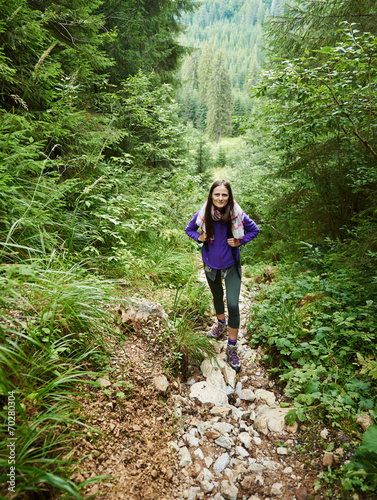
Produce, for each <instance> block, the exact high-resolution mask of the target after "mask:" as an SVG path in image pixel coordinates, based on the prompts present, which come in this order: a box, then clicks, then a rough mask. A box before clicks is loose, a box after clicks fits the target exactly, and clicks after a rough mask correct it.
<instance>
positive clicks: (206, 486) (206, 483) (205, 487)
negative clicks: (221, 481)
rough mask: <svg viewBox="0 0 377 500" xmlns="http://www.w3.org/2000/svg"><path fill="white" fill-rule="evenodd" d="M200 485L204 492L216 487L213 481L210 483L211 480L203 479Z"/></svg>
mask: <svg viewBox="0 0 377 500" xmlns="http://www.w3.org/2000/svg"><path fill="white" fill-rule="evenodd" d="M200 487H201V489H202V491H204V493H211V491H212V490H213V488H214V487H215V486H214V484H213V483H210V482H209V481H202V482H201V483H200Z"/></svg>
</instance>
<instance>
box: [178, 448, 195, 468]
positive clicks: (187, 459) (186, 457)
mask: <svg viewBox="0 0 377 500" xmlns="http://www.w3.org/2000/svg"><path fill="white" fill-rule="evenodd" d="M178 453H179V455H180V457H181V461H180V462H179V466H180V467H186V466H187V465H191V464H192V460H191V455H190V452H189V451H188V449H187V448H186V446H184V447H183V448H180V449H179V452H178Z"/></svg>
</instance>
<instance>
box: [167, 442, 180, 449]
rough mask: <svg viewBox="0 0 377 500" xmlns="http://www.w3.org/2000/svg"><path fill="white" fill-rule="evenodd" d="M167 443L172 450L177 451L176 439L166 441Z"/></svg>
mask: <svg viewBox="0 0 377 500" xmlns="http://www.w3.org/2000/svg"><path fill="white" fill-rule="evenodd" d="M168 445H169V446H170V447H171V448H173V450H175V451H178V450H179V446H178V443H177V442H176V441H169V442H168Z"/></svg>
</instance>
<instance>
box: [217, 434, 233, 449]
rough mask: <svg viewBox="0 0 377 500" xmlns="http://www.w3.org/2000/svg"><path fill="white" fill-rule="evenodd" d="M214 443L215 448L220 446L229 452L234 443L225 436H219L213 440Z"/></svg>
mask: <svg viewBox="0 0 377 500" xmlns="http://www.w3.org/2000/svg"><path fill="white" fill-rule="evenodd" d="M215 443H216V444H217V446H220V447H221V448H225V449H226V450H231V449H232V446H234V441H233V439H231V438H230V437H227V436H221V437H219V438H217V439H216V440H215Z"/></svg>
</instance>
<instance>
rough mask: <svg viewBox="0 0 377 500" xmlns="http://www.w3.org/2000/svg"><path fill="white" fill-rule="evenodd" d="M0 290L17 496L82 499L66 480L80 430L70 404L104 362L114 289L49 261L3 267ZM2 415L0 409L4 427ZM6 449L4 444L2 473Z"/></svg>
mask: <svg viewBox="0 0 377 500" xmlns="http://www.w3.org/2000/svg"><path fill="white" fill-rule="evenodd" d="M1 285H2V286H1V295H0V314H1V317H0V325H1V328H0V335H1V347H0V394H1V396H0V397H1V401H2V405H5V404H6V401H7V394H8V393H9V391H14V394H15V396H16V410H15V412H16V422H17V429H16V434H17V442H16V446H17V453H16V464H15V467H16V471H17V477H16V491H17V492H18V493H19V494H20V493H21V492H25V491H30V490H33V491H38V492H41V494H47V492H52V491H54V490H55V491H56V490H58V491H66V492H68V493H70V495H72V496H74V497H75V498H81V496H80V490H81V489H82V488H83V486H84V485H85V484H81V485H75V484H74V483H73V482H72V481H70V480H69V479H68V478H69V476H70V474H71V471H72V469H73V466H74V461H73V454H72V453H71V451H72V441H73V440H75V439H78V438H79V437H80V436H81V435H82V433H83V432H84V429H85V425H84V424H83V423H82V422H81V421H80V419H79V418H77V417H76V415H78V414H79V408H78V405H77V403H76V402H75V399H74V397H72V396H73V395H74V394H75V392H76V391H79V390H80V388H81V387H82V384H83V383H88V378H89V376H90V375H91V374H92V372H91V371H90V367H92V368H94V367H97V369H98V367H101V366H102V365H104V364H105V363H107V361H108V346H107V345H106V343H105V341H104V338H103V333H104V332H106V331H107V332H108V333H110V331H111V322H110V318H109V316H108V314H107V312H106V311H105V310H104V305H105V302H108V300H109V293H110V292H111V291H112V289H113V285H112V284H110V283H109V282H106V281H104V280H100V279H98V278H95V277H94V276H92V277H89V276H88V274H87V273H86V272H85V271H84V269H83V268H80V267H78V266H76V267H73V268H70V269H67V268H66V267H65V266H64V264H60V263H59V264H58V263H57V262H56V261H55V262H54V261H53V260H51V261H50V262H49V263H48V262H47V263H44V262H43V261H37V260H35V261H34V263H33V264H32V265H30V264H16V265H3V266H2V267H1ZM6 411H7V408H6V406H2V412H1V413H2V417H4V422H6V418H5V413H6ZM6 445H7V441H6V440H3V441H2V444H1V448H0V456H1V458H0V463H1V465H2V467H3V468H2V470H3V471H7V470H8V468H7V467H5V465H6V464H7V459H8V457H9V450H8V449H7V447H6ZM1 479H2V480H3V481H5V480H6V479H7V478H6V477H4V476H3V477H2V478H1ZM92 480H96V479H95V478H93V479H92ZM97 480H98V478H97ZM42 492H44V493H42Z"/></svg>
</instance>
